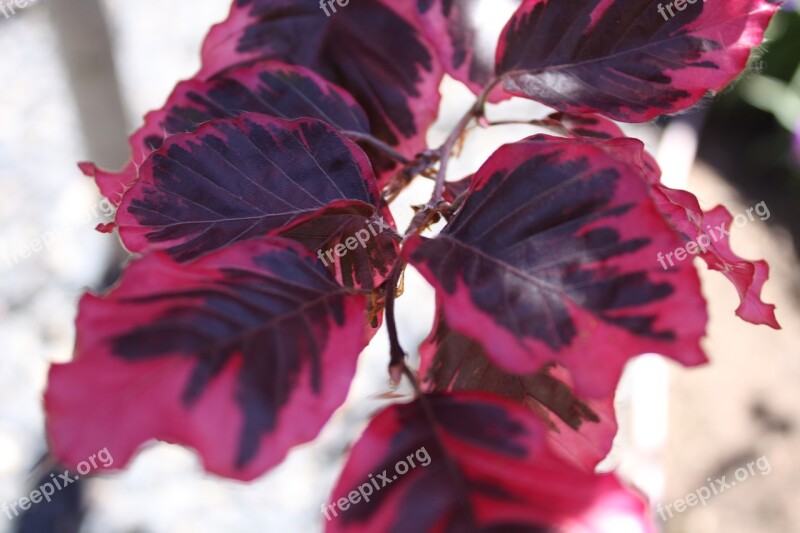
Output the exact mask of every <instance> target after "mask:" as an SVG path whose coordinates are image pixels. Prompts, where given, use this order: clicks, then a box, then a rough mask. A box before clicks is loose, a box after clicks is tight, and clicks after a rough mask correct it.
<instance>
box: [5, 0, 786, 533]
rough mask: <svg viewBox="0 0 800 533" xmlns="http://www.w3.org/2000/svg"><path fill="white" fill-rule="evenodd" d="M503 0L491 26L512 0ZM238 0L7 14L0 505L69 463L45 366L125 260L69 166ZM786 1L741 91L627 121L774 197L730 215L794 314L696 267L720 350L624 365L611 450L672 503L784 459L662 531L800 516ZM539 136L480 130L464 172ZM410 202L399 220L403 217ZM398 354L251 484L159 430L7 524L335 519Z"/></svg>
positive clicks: (669, 162) (115, 532)
mask: <svg viewBox="0 0 800 533" xmlns="http://www.w3.org/2000/svg"><path fill="white" fill-rule="evenodd" d="M0 1H2V0H0ZM494 1H495V0H493V2H494ZM496 1H497V2H498V6H497V7H498V8H497V9H492V10H490V11H487V12H486V13H485V14H484V16H485V17H486V21H487V23H488V22H490V19H491V17H492V16H493V15H496V14H499V13H501V12H502V11H503V10H502V9H499V4H503V0H496ZM719 1H722V0H719ZM493 7H494V6H493ZM227 9H228V2H226V1H224V0H172V1H170V2H163V1H157V0H137V1H136V2H130V1H127V2H126V1H123V0H37V1H35V2H34V3H32V4H30V5H29V7H27V8H25V9H23V10H19V11H18V12H17V14H15V15H14V16H12V17H10V18H8V19H6V18H5V17H3V16H2V15H1V14H0V79H2V82H0V228H2V232H1V233H0V504H2V503H4V502H5V503H9V502H12V501H15V500H17V499H19V498H20V497H22V496H25V495H27V494H28V493H29V492H30V490H31V489H32V488H34V487H35V486H38V485H39V484H40V483H39V482H38V481H39V479H41V478H43V477H45V478H47V477H49V473H50V472H51V471H63V469H61V470H59V469H58V465H54V464H53V463H52V462H51V461H50V460H49V459H48V456H47V444H46V437H45V434H44V414H43V411H42V403H41V395H42V391H43V389H44V387H45V383H46V373H47V369H48V367H49V365H50V364H51V363H53V362H62V361H67V360H69V358H70V357H71V348H72V343H73V341H74V331H73V324H72V321H73V319H74V316H75V309H76V303H77V300H78V298H79V296H80V294H81V292H82V291H83V290H84V289H85V288H87V287H90V288H95V289H100V288H102V287H104V286H105V285H107V284H108V283H109V281H110V280H112V279H113V278H114V276H115V275H116V272H117V269H118V266H119V264H120V262H121V261H122V260H123V258H124V253H123V252H122V250H120V249H119V247H118V245H117V243H116V239H115V238H113V237H110V236H105V235H101V234H99V233H97V232H95V231H94V230H93V228H94V226H96V225H97V224H98V223H101V222H104V221H106V218H107V217H106V216H105V214H104V213H103V212H102V210H100V209H98V205H99V201H100V197H99V196H98V194H97V192H96V190H95V188H94V186H93V184H92V183H91V181H90V180H88V179H87V178H84V177H83V176H82V175H81V174H80V172H79V171H78V169H77V167H76V166H75V163H76V162H77V161H82V160H93V161H96V162H98V163H99V164H100V165H101V166H104V167H106V168H118V167H120V166H122V164H123V163H124V162H125V160H126V158H127V142H126V137H127V134H128V133H129V132H130V131H132V130H133V129H135V128H136V127H137V126H138V125H139V124H140V121H141V117H142V115H143V114H144V113H145V112H147V111H148V110H151V109H155V108H158V107H160V106H161V104H162V103H163V101H164V100H165V98H166V97H167V95H168V94H169V93H170V91H171V89H172V87H173V86H174V84H175V83H176V82H177V81H179V80H181V79H185V78H188V77H191V76H192V75H193V74H194V73H195V72H196V71H197V69H198V67H199V49H200V43H201V41H202V38H203V36H204V35H205V32H206V31H207V30H208V28H209V26H210V25H211V24H212V23H214V22H216V21H219V20H222V19H223V18H224V17H225V15H226V13H227ZM793 9H794V7H792V5H791V4H790V5H787V6H786V7H785V8H784V10H783V11H782V12H781V13H780V14H779V16H778V17H777V18H776V19H775V21H774V23H773V25H772V27H771V28H770V32H769V34H768V39H769V45H768V47H766V49H765V50H762V51H760V52H759V53H758V54H757V57H755V58H754V59H753V64H752V67H751V68H750V69H749V70H748V72H747V73H746V74H745V75H743V76H742V77H741V79H740V80H738V82H737V83H736V84H735V85H734V86H733V87H732V88H730V89H728V90H726V91H725V92H724V93H723V94H721V95H719V96H718V97H717V98H715V99H708V100H706V101H704V102H703V103H701V104H700V105H699V106H697V108H696V109H694V110H692V111H691V112H688V113H684V114H682V115H680V116H678V117H673V118H671V119H662V120H659V121H657V122H655V123H651V124H647V125H641V126H635V127H627V126H626V131H627V132H628V133H629V134H630V135H632V136H636V137H639V138H641V139H642V140H644V141H645V142H646V143H647V145H648V147H649V148H650V149H651V151H652V152H653V153H655V154H657V155H658V158H659V161H660V163H661V165H662V167H663V169H664V173H665V180H666V181H667V182H668V183H669V184H671V185H673V186H680V187H684V188H688V189H689V190H691V191H693V192H694V193H695V194H696V195H697V196H698V197H699V199H700V201H701V204H702V205H703V207H705V208H711V207H713V206H715V205H718V204H723V205H725V206H726V207H728V209H729V210H730V211H731V212H732V213H733V214H737V213H742V212H744V211H745V209H747V208H748V207H751V206H754V205H756V204H757V203H759V202H762V201H763V202H766V204H767V206H768V208H769V210H770V215H771V216H770V218H769V219H768V220H766V221H764V222H762V221H760V220H758V219H756V221H755V222H753V223H750V224H748V225H747V226H745V227H742V228H737V229H736V230H735V231H734V235H733V242H734V249H735V250H736V251H737V252H738V253H740V254H741V255H743V256H744V257H747V258H751V259H755V258H762V257H763V258H766V259H767V260H768V261H769V263H770V265H771V267H772V274H771V278H770V281H769V282H768V283H767V285H766V287H765V290H764V295H765V299H766V300H767V301H769V302H772V303H775V304H777V306H778V311H777V314H778V318H779V320H780V322H781V324H782V325H783V330H781V331H774V330H771V329H769V328H766V327H764V326H762V327H757V326H752V325H750V324H746V323H744V322H742V321H740V320H738V319H737V318H736V317H735V316H734V314H733V310H734V309H735V308H736V305H737V297H736V293H735V291H734V289H733V287H732V286H731V285H730V284H729V283H728V282H727V281H726V280H724V278H722V276H720V275H719V274H717V273H713V272H711V273H710V272H706V270H705V267H704V266H701V265H699V264H698V267H699V269H700V271H701V276H702V280H703V292H704V294H705V296H706V298H707V299H708V300H709V308H710V313H711V323H710V327H709V331H708V338H707V339H706V341H705V348H706V349H707V352H708V354H709V356H710V358H711V360H712V364H710V365H708V366H707V367H704V368H700V369H694V370H685V369H681V368H679V367H677V366H676V365H673V364H672V363H668V362H666V361H664V360H663V359H661V358H659V357H657V356H645V357H643V358H641V359H640V360H639V361H638V362H636V363H635V364H633V365H631V367H630V368H629V369H628V370H627V372H626V376H625V379H624V380H623V383H622V384H621V386H620V390H619V391H618V395H617V405H618V411H619V416H620V422H621V430H620V435H619V437H618V439H617V442H616V443H615V448H614V451H613V452H612V454H611V455H610V456H609V458H608V459H607V460H606V461H605V463H604V464H603V468H605V469H611V468H618V469H619V470H620V472H621V473H622V475H623V476H624V477H625V478H626V479H627V480H628V481H629V482H631V483H632V484H634V485H636V486H638V487H640V488H641V489H642V490H643V491H644V492H645V493H647V494H648V495H650V497H651V498H652V499H653V501H654V502H659V501H660V502H665V503H669V502H672V501H674V500H675V499H676V498H681V497H684V496H685V495H686V494H687V493H689V492H694V491H695V490H697V489H698V488H700V487H702V486H703V485H706V484H707V483H708V481H707V479H708V478H712V479H715V478H718V477H720V476H722V475H726V474H727V476H728V479H731V476H732V472H733V471H734V470H735V469H736V468H738V467H741V466H745V465H746V463H747V462H749V461H751V460H754V459H755V458H757V457H762V456H766V457H767V459H768V461H769V464H770V466H771V470H770V472H769V474H766V475H761V474H760V472H758V471H757V473H756V475H754V476H751V477H750V478H749V479H748V480H747V481H746V482H743V483H740V484H739V485H738V486H737V487H735V488H732V489H730V490H728V491H726V492H724V493H723V494H720V495H719V496H717V497H716V498H714V499H712V500H710V501H709V502H708V504H707V505H706V506H704V507H701V506H698V507H693V508H691V509H689V510H687V511H685V512H683V513H680V514H678V515H676V516H675V517H673V518H671V519H669V520H667V521H663V520H661V518H659V517H658V515H657V514H655V519H656V521H657V523H658V524H659V527H660V528H661V530H662V531H665V532H669V533H677V532H685V533H717V532H726V533H727V532H734V533H739V532H742V533H744V532H768V533H773V532H774V533H794V532H800V505H798V503H800V458H799V457H798V453H797V451H798V450H800V269H798V262H799V261H800V259H799V258H798V251H800V15H798V14H797V13H796V12H795V11H793ZM340 16H346V15H340ZM442 90H443V94H444V96H445V107H444V108H443V110H442V113H441V117H440V121H439V123H438V124H437V125H436V126H435V127H434V128H433V130H432V131H431V133H430V139H431V143H432V144H435V143H437V142H440V141H441V139H442V138H443V136H444V135H445V134H446V132H447V131H448V126H450V125H452V123H453V122H454V121H455V120H456V119H457V118H458V117H459V116H460V115H461V114H462V113H463V111H464V110H465V109H466V108H467V106H469V105H470V103H471V97H470V95H469V93H468V92H467V91H466V90H465V89H464V88H463V87H462V86H460V85H459V84H457V83H455V82H451V81H446V82H445V84H444V85H443V87H442ZM546 113H547V110H545V109H543V108H541V107H539V106H537V105H535V104H532V103H529V102H517V101H512V102H508V103H505V104H503V105H501V106H498V107H496V108H494V107H493V108H491V109H490V115H491V116H492V117H493V118H497V119H502V118H520V117H531V118H533V117H541V116H544V115H545V114H546ZM532 132H533V130H531V129H528V128H525V127H502V128H496V129H493V130H491V131H480V132H477V133H476V134H475V135H474V136H473V137H471V138H470V140H469V141H468V144H467V146H466V147H465V149H464V152H463V154H464V155H463V157H461V158H460V159H458V160H457V162H456V164H455V165H454V166H453V168H452V172H453V174H452V178H457V177H460V176H462V175H466V174H467V173H469V172H470V171H473V170H475V169H476V168H477V166H479V165H480V163H481V162H482V161H483V159H484V158H485V157H487V156H488V155H489V154H490V153H491V152H492V151H493V150H494V149H495V148H496V147H497V146H499V145H500V144H501V143H503V142H508V141H513V140H516V139H519V138H521V137H522V136H524V135H527V134H530V133H532ZM427 187H428V186H427V185H426V184H421V185H420V186H418V187H413V188H412V189H411V190H409V191H408V192H407V193H405V194H404V196H403V197H402V198H400V199H399V200H398V201H397V202H396V204H397V205H398V206H399V205H407V204H406V203H407V202H409V201H410V202H419V201H422V200H424V199H425V198H427V196H428V193H429V191H428V189H427ZM396 215H397V218H398V222H399V223H400V224H401V225H402V224H404V223H405V222H406V221H407V220H408V218H409V216H410V213H408V212H403V211H396ZM47 232H50V233H51V234H54V235H55V236H56V237H55V238H54V240H53V242H52V246H50V247H49V248H48V249H45V250H42V251H40V252H38V253H34V254H32V255H31V256H30V257H27V258H22V259H21V260H20V261H19V262H16V261H14V260H13V259H9V255H8V254H12V253H13V252H14V251H16V250H18V249H19V247H20V246H24V245H27V244H29V243H31V242H32V241H33V240H34V239H37V238H39V237H40V236H41V235H43V234H45V233H47ZM431 296H432V294H431V291H430V289H429V288H427V287H426V286H425V284H424V283H422V282H421V281H420V279H419V278H418V277H417V276H415V275H413V273H410V274H409V276H408V279H407V291H406V295H405V296H404V297H403V298H401V299H400V301H399V302H398V306H399V309H398V314H399V320H400V326H401V329H402V333H403V339H402V340H403V343H404V346H408V347H411V346H416V345H417V344H418V343H419V341H420V340H421V339H422V338H423V337H424V336H425V335H426V334H427V332H428V330H429V328H430V325H431V317H432V299H431ZM387 354H388V348H387V343H386V340H385V335H384V334H379V335H378V336H377V337H376V339H375V341H374V342H373V343H372V345H371V346H370V347H369V349H368V350H367V352H366V353H365V354H364V356H363V357H362V360H361V363H360V366H359V373H358V377H357V380H356V382H355V383H354V385H353V388H352V390H351V392H350V396H349V399H348V402H347V404H346V405H345V406H344V407H343V408H342V409H340V411H339V412H338V413H337V414H336V416H335V417H334V419H333V420H332V421H331V423H330V424H329V425H328V426H327V427H326V428H325V430H324V431H323V433H322V435H321V436H320V438H319V439H318V440H317V441H315V442H314V443H311V444H308V445H305V446H301V447H299V448H298V449H297V450H295V451H293V452H292V453H291V455H290V456H289V459H288V461H287V462H286V463H285V464H284V465H282V466H281V467H280V468H278V469H276V470H275V471H273V472H271V473H270V474H268V475H266V476H264V477H263V478H261V479H260V480H258V481H256V482H254V483H250V484H243V483H235V482H230V481H226V480H221V479H218V478H215V477H213V476H208V475H206V474H204V473H203V472H202V470H201V469H200V467H199V462H198V461H197V459H196V457H195V455H194V454H193V453H192V452H191V451H189V450H186V449H183V448H180V447H176V446H170V445H166V444H153V445H151V446H148V447H147V448H146V449H145V450H144V451H142V453H141V454H139V456H138V457H137V458H136V459H135V460H134V461H133V463H132V464H131V465H130V466H129V467H128V468H127V469H126V470H125V471H123V472H120V473H117V474H112V475H105V476H102V477H94V478H91V479H82V480H81V481H79V482H78V483H75V484H73V485H71V486H70V487H69V488H67V489H65V490H63V491H62V492H59V493H57V495H56V497H55V498H54V500H53V502H51V503H49V504H45V503H41V504H38V505H34V506H33V507H32V508H31V510H30V511H29V512H27V513H26V514H25V515H23V516H20V517H18V518H15V519H14V520H8V519H7V517H6V516H5V514H0V531H8V532H11V531H17V532H31V533H49V532H64V533H70V532H78V531H81V532H89V533H133V532H137V533H150V532H152V533H183V532H186V533H189V532H191V533H205V532H209V533H212V532H213V533H217V532H259V533H260V532H264V531H269V532H272V531H276V532H303V533H305V532H316V531H321V528H322V526H323V524H322V521H323V518H322V516H321V514H320V512H319V507H320V505H321V504H322V503H323V502H326V501H327V498H328V493H329V491H330V489H331V486H332V484H333V482H334V481H335V479H336V476H337V474H338V471H339V468H340V467H341V465H342V463H343V460H344V457H345V454H346V452H347V449H348V446H349V445H350V444H351V443H352V441H353V440H354V439H355V438H356V437H357V435H358V432H359V431H360V430H361V429H362V428H363V427H364V424H365V421H366V419H367V417H368V416H369V415H370V414H371V413H373V412H374V411H375V410H376V409H378V408H379V407H380V406H381V405H382V404H384V403H385V400H381V399H379V398H378V397H379V396H380V395H381V394H382V393H384V392H386V391H387V390H388V382H387V377H386V372H385V365H386V362H387V361H388V355H387ZM75 431H76V432H80V431H81V428H80V427H76V428H75ZM621 533H622V532H621Z"/></svg>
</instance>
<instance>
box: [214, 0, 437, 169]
mask: <svg viewBox="0 0 800 533" xmlns="http://www.w3.org/2000/svg"><path fill="white" fill-rule="evenodd" d="M330 4H332V6H335V8H336V9H337V12H335V13H333V12H332V10H333V7H331V6H329V5H328V4H327V3H326V4H325V5H326V6H327V7H328V10H329V12H330V16H328V17H326V16H325V13H324V12H323V10H322V9H321V5H320V3H318V2H298V1H297V0H237V1H236V2H234V4H233V7H232V8H231V12H230V15H229V17H228V19H227V20H226V21H224V22H222V23H220V24H217V25H216V26H214V27H213V28H212V30H211V32H210V33H209V34H208V36H207V37H206V40H205V43H204V44H203V68H202V70H201V72H200V74H199V76H200V77H203V78H209V77H212V76H214V75H219V73H220V72H223V71H226V70H228V69H230V68H231V67H233V66H236V65H241V64H246V63H250V62H253V61H257V60H260V59H277V60H280V61H284V62H286V63H291V64H293V65H302V66H305V67H308V68H310V69H312V70H313V71H315V72H317V73H319V74H321V75H322V76H323V77H324V78H326V79H328V80H329V81H331V82H333V83H336V84H337V85H340V86H341V87H343V88H344V89H345V90H346V91H348V92H349V93H350V94H352V95H353V96H354V97H355V99H356V101H358V103H359V104H361V106H362V107H363V108H364V110H365V111H366V112H367V116H368V117H369V122H370V128H371V132H372V134H373V135H374V136H376V137H378V138H379V139H381V140H382V141H385V142H387V143H388V144H390V145H392V146H394V147H396V149H397V150H398V151H400V152H401V153H402V154H403V155H405V156H407V157H413V156H415V155H416V154H417V153H419V152H420V151H422V150H423V149H424V148H425V147H426V145H425V133H426V131H427V130H428V127H429V126H430V125H431V124H432V123H433V121H434V120H435V118H436V115H437V113H438V109H439V101H440V95H439V89H438V88H439V84H440V82H441V80H442V74H443V72H442V67H441V65H440V64H439V61H438V59H437V57H436V52H435V50H434V48H433V47H432V46H431V44H430V43H429V42H428V41H427V40H426V38H425V36H424V35H423V33H422V31H421V29H420V28H419V27H418V26H419V23H418V19H417V13H416V10H415V6H414V5H413V3H412V2H394V1H391V0H358V1H355V0H353V1H352V2H349V4H347V5H346V7H341V6H340V5H339V4H337V3H336V2H330ZM373 164H374V165H375V166H376V172H377V173H378V174H379V175H380V176H381V183H382V184H383V183H385V181H386V179H387V176H388V175H390V172H391V171H392V170H393V169H394V168H395V165H394V163H393V162H391V161H387V160H386V159H384V158H380V159H377V160H376V159H373Z"/></svg>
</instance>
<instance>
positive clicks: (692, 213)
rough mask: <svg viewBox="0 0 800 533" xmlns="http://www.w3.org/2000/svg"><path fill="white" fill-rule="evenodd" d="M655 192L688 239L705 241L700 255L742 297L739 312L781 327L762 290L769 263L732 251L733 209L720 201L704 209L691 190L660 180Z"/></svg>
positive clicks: (745, 317) (752, 320)
mask: <svg viewBox="0 0 800 533" xmlns="http://www.w3.org/2000/svg"><path fill="white" fill-rule="evenodd" d="M654 195H655V196H656V203H657V205H658V206H659V208H660V209H661V210H662V211H663V212H664V213H665V215H667V216H668V217H669V220H670V222H671V223H672V224H673V225H674V226H675V227H676V229H678V231H680V232H681V234H682V235H683V236H684V239H685V242H687V243H691V242H695V243H696V246H698V245H703V246H700V251H699V252H698V254H697V255H698V256H699V257H700V258H701V259H702V260H703V261H705V262H706V264H707V265H708V268H710V269H711V270H717V271H719V272H720V273H722V275H724V276H725V277H726V278H728V280H729V281H730V282H731V283H732V284H733V286H734V287H735V288H736V291H737V292H738V293H739V300H740V303H739V307H738V308H737V309H736V315H737V316H739V317H740V318H741V319H742V320H745V321H747V322H750V323H752V324H763V325H767V326H770V327H771V328H774V329H781V326H780V324H778V320H777V319H776V318H775V306H774V305H772V304H767V303H765V302H764V301H763V300H762V299H761V290H762V288H763V287H764V283H766V281H767V279H768V278H769V265H768V264H767V262H766V261H763V260H759V261H748V260H746V259H742V258H741V257H739V256H738V255H736V254H735V253H734V252H733V250H732V249H731V244H730V235H729V234H728V233H729V232H730V230H731V227H732V222H733V216H732V215H731V213H730V211H728V210H727V209H726V208H725V207H723V206H721V205H719V206H717V207H715V208H714V209H712V210H710V211H703V209H702V208H701V207H700V203H699V202H698V201H697V197H695V196H694V195H693V194H692V193H690V192H688V191H683V190H679V189H670V188H669V187H666V186H664V185H661V184H658V185H656V186H655V187H654ZM740 216H746V215H744V214H742V215H740ZM706 243H708V245H707V246H705V245H706ZM684 248H685V247H684ZM703 248H705V251H702V250H703ZM672 262H673V261H672V258H671V257H669V258H665V260H664V263H665V266H666V265H667V264H668V263H672ZM670 266H671V265H670Z"/></svg>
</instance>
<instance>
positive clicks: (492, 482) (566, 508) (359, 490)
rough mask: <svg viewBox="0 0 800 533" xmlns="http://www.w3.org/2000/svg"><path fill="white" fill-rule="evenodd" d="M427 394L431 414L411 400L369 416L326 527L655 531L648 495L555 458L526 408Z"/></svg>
mask: <svg viewBox="0 0 800 533" xmlns="http://www.w3.org/2000/svg"><path fill="white" fill-rule="evenodd" d="M423 401H425V402H426V403H428V404H429V406H430V411H429V412H426V409H425V408H424V407H423V405H422V403H421V402H420V400H416V401H414V402H412V403H408V404H400V405H394V406H391V407H389V408H387V409H385V410H384V411H383V412H381V413H380V414H379V415H378V416H377V417H375V418H374V419H373V420H372V421H371V423H370V425H369V426H368V427H367V429H366V431H365V432H364V434H363V435H362V436H361V439H360V440H359V441H358V442H357V443H356V445H355V446H354V447H353V450H352V451H351V453H350V457H349V460H348V462H347V465H346V466H345V468H344V471H343V472H342V475H341V477H340V479H339V481H338V483H337V484H336V487H335V488H334V490H333V495H332V496H331V500H330V501H331V502H334V503H332V505H334V507H333V509H331V506H325V507H323V513H325V512H326V511H327V516H328V517H330V520H329V521H328V522H327V527H326V531H327V532H328V533H339V532H347V533H359V532H364V533H366V532H373V531H414V532H417V531H420V532H422V531H424V532H429V533H438V532H445V531H454V532H455V531H458V532H461V531H464V532H467V531H468V532H476V533H477V532H482V533H490V532H496V533H499V532H504V533H511V532H520V533H521V532H526V533H555V532H556V531H559V532H571V533H578V532H586V531H592V532H596V533H620V531H622V529H621V526H623V525H624V526H627V527H626V528H625V531H631V532H636V533H641V532H653V531H655V529H654V527H653V525H652V524H651V523H650V521H649V518H648V517H647V515H648V511H647V509H646V506H645V504H644V502H643V501H642V500H641V498H640V497H639V496H638V495H636V494H634V493H633V492H631V491H629V490H628V489H626V488H624V487H623V486H622V485H621V484H620V482H619V481H618V480H617V478H616V477H614V476H613V475H604V476H596V475H594V474H593V473H591V472H586V471H585V470H582V469H579V468H576V467H574V466H573V465H571V464H569V463H567V462H565V461H563V460H561V459H560V458H559V457H557V456H556V455H554V454H553V453H552V451H551V450H549V449H548V447H547V444H546V442H545V439H544V428H543V427H542V423H541V421H540V420H539V419H537V418H536V417H535V416H534V415H533V414H532V413H530V411H528V410H527V409H526V408H524V407H522V406H519V405H516V404H514V403H513V402H510V401H507V400H503V399H501V398H497V397H493V396H490V395H487V394H457V395H447V396H439V395H426V396H425V397H424V398H423ZM412 461H413V462H412ZM411 465H414V466H413V467H412V466H411ZM406 467H408V470H407V471H406V472H405V473H403V471H405V470H406ZM376 486H377V487H378V488H377V489H376V488H375V487H376ZM370 488H372V489H373V490H372V491H371V494H369V492H370V491H369V489H370ZM354 493H355V498H354V497H353V495H354ZM363 494H366V496H367V498H369V501H367V499H365V498H364V497H363V496H362V495H363ZM347 498H350V500H351V501H352V500H353V499H355V500H356V503H355V504H352V505H351V504H350V503H349V502H348V500H347ZM343 501H344V502H345V503H346V505H347V507H346V508H345V509H344V510H342V509H341V508H340V507H339V506H338V502H343ZM343 505H344V504H343ZM334 512H335V513H336V514H335V515H334Z"/></svg>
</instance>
